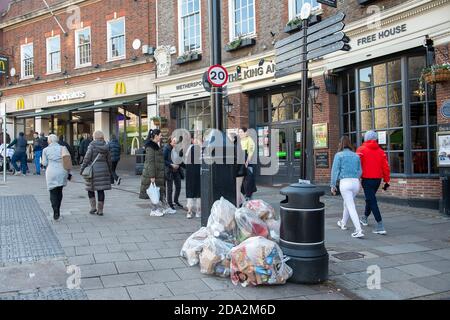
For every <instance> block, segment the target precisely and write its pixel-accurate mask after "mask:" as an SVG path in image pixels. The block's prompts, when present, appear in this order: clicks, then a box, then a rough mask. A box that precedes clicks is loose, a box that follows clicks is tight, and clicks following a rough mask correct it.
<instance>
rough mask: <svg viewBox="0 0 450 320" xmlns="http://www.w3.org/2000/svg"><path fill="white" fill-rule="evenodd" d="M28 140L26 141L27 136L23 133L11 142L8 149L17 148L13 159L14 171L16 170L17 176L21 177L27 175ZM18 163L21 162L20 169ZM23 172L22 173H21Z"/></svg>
mask: <svg viewBox="0 0 450 320" xmlns="http://www.w3.org/2000/svg"><path fill="white" fill-rule="evenodd" d="M27 145H28V143H27V139H25V134H24V133H23V132H20V133H19V136H18V137H17V138H16V139H14V140H13V142H11V143H10V144H9V145H8V147H7V148H11V147H12V146H16V148H15V150H14V155H13V157H12V159H11V162H12V165H13V167H14V170H16V173H15V175H16V176H20V175H21V174H22V175H24V176H25V175H26V174H27ZM17 161H20V169H19V167H18V166H17ZM20 170H22V173H21V172H20Z"/></svg>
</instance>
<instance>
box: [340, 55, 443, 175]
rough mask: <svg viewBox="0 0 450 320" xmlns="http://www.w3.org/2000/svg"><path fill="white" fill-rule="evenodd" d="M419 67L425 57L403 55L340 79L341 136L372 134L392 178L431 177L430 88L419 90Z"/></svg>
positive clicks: (433, 125)
mask: <svg viewBox="0 0 450 320" xmlns="http://www.w3.org/2000/svg"><path fill="white" fill-rule="evenodd" d="M424 66H425V56H405V57H401V58H397V59H393V60H390V61H386V62H383V63H376V64H374V65H371V66H365V67H362V68H356V69H352V70H348V71H346V72H344V73H342V75H341V86H340V101H341V116H342V118H341V119H342V122H343V125H342V127H341V130H342V133H343V134H345V135H348V136H350V138H351V139H352V142H354V143H361V142H362V141H363V137H364V133H365V132H367V131H368V130H375V131H377V132H378V134H379V137H380V146H381V148H382V149H383V150H385V151H386V154H387V156H388V158H389V163H390V165H391V171H392V173H393V174H403V173H406V174H413V175H414V174H420V175H424V174H435V173H437V168H436V159H435V154H436V143H435V141H434V140H435V133H436V130H437V107H436V98H435V89H434V88H433V87H430V86H426V87H425V88H424V89H425V92H420V88H419V85H418V80H419V77H420V73H421V70H422V68H423V67H424ZM402 70H407V77H406V78H402ZM355 75H357V77H356V79H355V77H354V76H355ZM356 84H359V88H358V90H356V91H355V90H354V88H355V85H356ZM404 97H406V101H405V99H404ZM356 102H359V103H358V104H357V105H356ZM358 114H359V117H357V116H356V115H358ZM405 115H406V117H407V118H405ZM358 118H359V122H358V121H357V119H358ZM356 139H357V140H358V141H356ZM405 159H408V161H406V160H405Z"/></svg>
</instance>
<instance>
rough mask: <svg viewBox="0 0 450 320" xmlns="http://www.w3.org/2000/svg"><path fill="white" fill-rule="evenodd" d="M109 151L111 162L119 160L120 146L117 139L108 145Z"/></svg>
mask: <svg viewBox="0 0 450 320" xmlns="http://www.w3.org/2000/svg"><path fill="white" fill-rule="evenodd" d="M108 146H109V151H110V152H111V161H119V160H120V144H119V141H118V140H117V139H112V140H111V141H110V142H109V144H108Z"/></svg>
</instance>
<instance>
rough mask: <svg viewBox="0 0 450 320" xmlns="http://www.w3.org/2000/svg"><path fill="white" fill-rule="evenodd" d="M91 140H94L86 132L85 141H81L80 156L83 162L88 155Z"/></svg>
mask: <svg viewBox="0 0 450 320" xmlns="http://www.w3.org/2000/svg"><path fill="white" fill-rule="evenodd" d="M91 142H92V138H91V135H90V134H86V138H85V139H83V141H81V143H80V156H81V159H80V161H81V162H83V158H84V156H85V155H86V152H87V149H88V147H89V145H90V144H91Z"/></svg>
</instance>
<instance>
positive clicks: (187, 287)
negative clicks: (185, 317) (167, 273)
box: [166, 280, 211, 295]
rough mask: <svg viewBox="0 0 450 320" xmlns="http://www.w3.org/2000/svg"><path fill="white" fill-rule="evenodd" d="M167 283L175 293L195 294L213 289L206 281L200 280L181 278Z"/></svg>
mask: <svg viewBox="0 0 450 320" xmlns="http://www.w3.org/2000/svg"><path fill="white" fill-rule="evenodd" d="M166 285H167V287H168V288H169V289H170V291H171V292H172V293H173V294H174V295H184V294H195V293H200V292H205V291H211V289H210V288H209V287H208V286H207V285H206V284H205V283H204V282H202V281H199V280H179V281H173V282H166Z"/></svg>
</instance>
